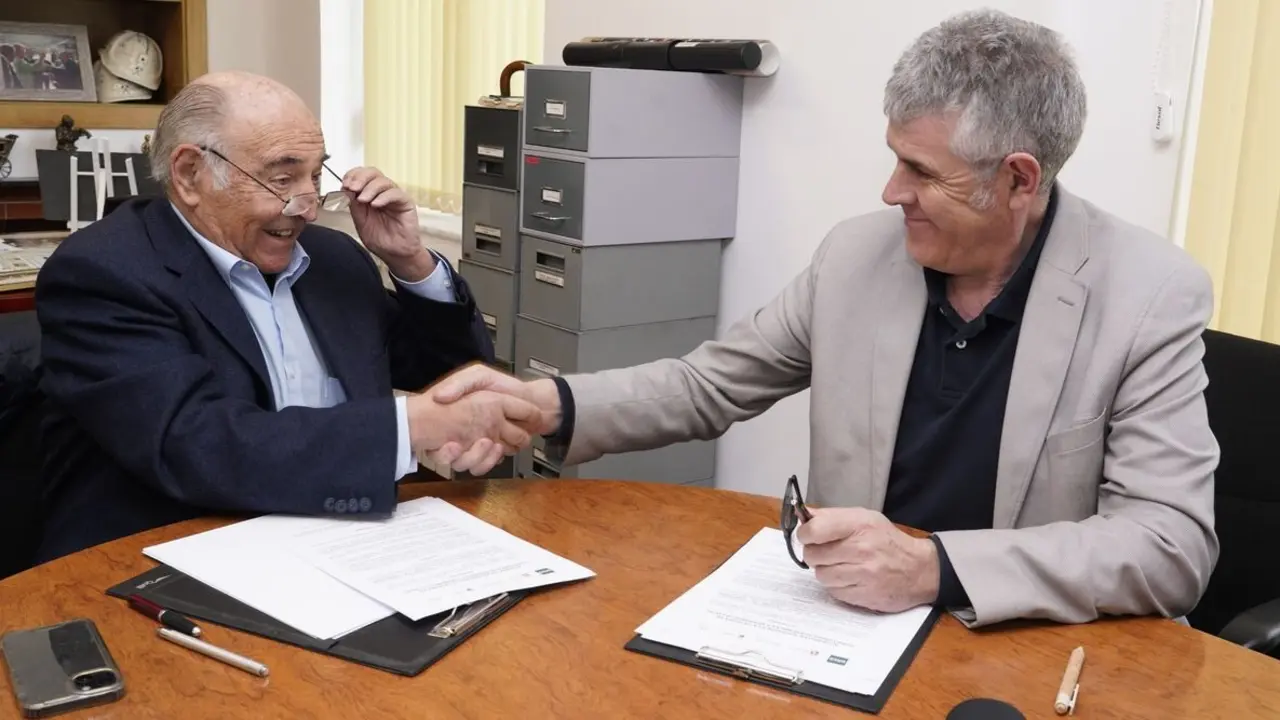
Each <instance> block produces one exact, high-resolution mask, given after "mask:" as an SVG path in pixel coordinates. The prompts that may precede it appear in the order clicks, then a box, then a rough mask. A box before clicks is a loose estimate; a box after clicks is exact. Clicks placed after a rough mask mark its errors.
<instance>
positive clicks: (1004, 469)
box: [992, 185, 1089, 528]
mask: <svg viewBox="0 0 1280 720" xmlns="http://www.w3.org/2000/svg"><path fill="white" fill-rule="evenodd" d="M1087 228H1088V218H1087V216H1086V213H1085V208H1084V203H1083V202H1082V201H1081V200H1080V199H1079V198H1077V197H1075V196H1073V195H1071V194H1069V193H1067V192H1066V190H1064V189H1063V188H1062V187H1061V185H1059V187H1058V208H1057V211H1056V214H1055V216H1054V220H1053V227H1051V228H1050V229H1049V237H1047V238H1046V239H1045V246H1044V251H1043V255H1042V256H1041V258H1040V265H1039V267H1037V268H1036V274H1035V279H1034V280H1033V281H1032V284H1031V291H1030V293H1029V294H1028V296H1027V305H1026V310H1025V311H1024V312H1023V314H1022V328H1021V330H1020V332H1019V334H1018V348H1017V352H1016V355H1015V356H1014V361H1013V374H1012V376H1011V377H1010V380H1009V399H1008V400H1007V401H1006V402H1005V413H1004V425H1003V429H1002V434H1001V441H1000V459H999V464H998V469H997V471H996V499H995V508H994V516H993V518H992V520H993V524H994V525H995V527H996V528H1011V527H1013V525H1014V522H1015V521H1016V520H1017V517H1018V512H1019V511H1020V510H1021V509H1022V501H1023V500H1024V499H1025V498H1026V496H1027V489H1028V487H1029V486H1030V484H1031V475H1032V473H1033V472H1034V470H1035V466H1036V461H1037V459H1038V458H1039V457H1040V451H1041V450H1042V449H1043V447H1044V441H1045V435H1046V433H1047V432H1048V430H1049V422H1050V421H1051V420H1052V419H1053V412H1054V408H1055V407H1057V404H1058V396H1059V395H1060V394H1061V393H1062V386H1063V383H1064V382H1065V381H1066V377H1067V368H1068V366H1069V365H1070V364H1071V356H1072V353H1073V352H1074V350H1075V347H1076V336H1077V335H1078V334H1079V332H1080V319H1081V318H1082V317H1083V315H1084V307H1085V300H1086V298H1087V296H1088V288H1087V287H1086V286H1085V285H1084V284H1083V283H1082V282H1080V281H1079V280H1077V279H1076V277H1075V274H1076V272H1077V271H1079V270H1080V268H1081V266H1083V265H1084V263H1085V261H1086V260H1087V259H1088V257H1089V244H1088V240H1089V237H1088V233H1087Z"/></svg>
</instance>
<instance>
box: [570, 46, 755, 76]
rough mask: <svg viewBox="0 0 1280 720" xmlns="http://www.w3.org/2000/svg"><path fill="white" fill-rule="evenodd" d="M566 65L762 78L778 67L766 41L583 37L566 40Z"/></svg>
mask: <svg viewBox="0 0 1280 720" xmlns="http://www.w3.org/2000/svg"><path fill="white" fill-rule="evenodd" d="M561 59H562V60H563V61H564V64H566V65H577V66H589V67H616V68H630V69H633V70H682V71H686V72H710V73H728V74H733V75H748V76H756V77H763V76H767V75H772V74H773V73H774V72H776V71H777V69H778V53H777V49H776V48H775V47H774V46H773V43H770V42H768V41H767V40H717V39H685V38H626V37H586V38H583V39H582V40H580V41H578V42H571V43H567V44H566V45H565V46H564V50H563V51H562V52H561Z"/></svg>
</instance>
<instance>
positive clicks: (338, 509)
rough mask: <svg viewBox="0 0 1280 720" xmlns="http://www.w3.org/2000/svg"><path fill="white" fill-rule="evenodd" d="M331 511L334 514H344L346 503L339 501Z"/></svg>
mask: <svg viewBox="0 0 1280 720" xmlns="http://www.w3.org/2000/svg"><path fill="white" fill-rule="evenodd" d="M333 511H334V512H336V513H344V512H346V511H347V501H346V500H339V501H337V502H335V503H334V504H333Z"/></svg>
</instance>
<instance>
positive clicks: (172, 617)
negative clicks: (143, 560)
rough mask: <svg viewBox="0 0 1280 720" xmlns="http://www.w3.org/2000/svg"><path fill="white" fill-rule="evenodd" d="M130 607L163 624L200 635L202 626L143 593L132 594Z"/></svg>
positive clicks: (188, 633) (182, 631)
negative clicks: (142, 594)
mask: <svg viewBox="0 0 1280 720" xmlns="http://www.w3.org/2000/svg"><path fill="white" fill-rule="evenodd" d="M129 607H131V608H133V609H134V610H137V611H138V612H140V613H142V614H143V615H146V616H147V617H149V618H151V619H152V620H155V621H156V622H159V623H160V624H161V625H165V626H168V627H171V628H173V629H174V630H177V631H178V632H180V633H186V634H187V635H190V636H192V637H200V628H199V627H197V626H196V624H195V623H193V622H191V621H190V620H188V619H187V618H186V617H184V616H182V615H180V614H178V613H176V612H174V611H172V610H166V609H164V608H162V607H160V606H159V605H157V604H155V603H153V602H151V601H150V600H148V599H146V598H144V597H142V596H141V595H130V596H129Z"/></svg>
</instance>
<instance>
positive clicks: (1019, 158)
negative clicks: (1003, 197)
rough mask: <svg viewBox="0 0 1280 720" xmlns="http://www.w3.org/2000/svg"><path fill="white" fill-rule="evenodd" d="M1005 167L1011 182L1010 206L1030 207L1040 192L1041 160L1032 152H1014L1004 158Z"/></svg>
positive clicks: (1013, 207)
mask: <svg viewBox="0 0 1280 720" xmlns="http://www.w3.org/2000/svg"><path fill="white" fill-rule="evenodd" d="M1004 169H1005V171H1006V172H1005V173H1004V175H1005V177H1006V180H1007V181H1008V183H1009V186H1008V187H1009V208H1010V209H1025V208H1026V207H1030V206H1031V205H1032V204H1033V203H1035V201H1036V198H1037V197H1039V194H1040V178H1041V177H1042V176H1043V173H1042V172H1041V170H1040V161H1039V160H1036V159H1035V156H1033V155H1031V154H1030V153H1024V152H1018V153H1013V154H1012V155H1009V156H1008V157H1006V158H1005V159H1004Z"/></svg>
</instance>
